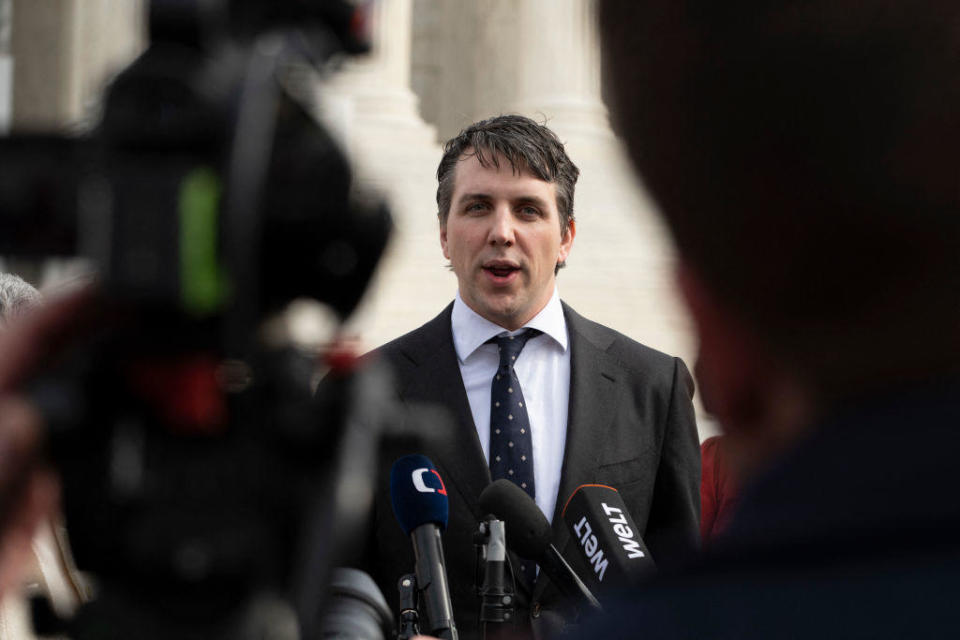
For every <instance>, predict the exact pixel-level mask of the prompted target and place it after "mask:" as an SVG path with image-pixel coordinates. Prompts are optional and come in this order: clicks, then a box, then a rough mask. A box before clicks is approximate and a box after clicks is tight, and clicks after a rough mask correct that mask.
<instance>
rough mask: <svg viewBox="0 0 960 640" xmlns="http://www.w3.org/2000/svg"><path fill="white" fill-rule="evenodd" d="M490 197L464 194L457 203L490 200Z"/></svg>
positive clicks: (486, 194)
mask: <svg viewBox="0 0 960 640" xmlns="http://www.w3.org/2000/svg"><path fill="white" fill-rule="evenodd" d="M490 199H491V196H490V194H489V193H465V194H463V195H462V196H460V197H459V198H457V202H463V201H465V200H490Z"/></svg>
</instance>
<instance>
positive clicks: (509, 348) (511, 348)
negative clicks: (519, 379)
mask: <svg viewBox="0 0 960 640" xmlns="http://www.w3.org/2000/svg"><path fill="white" fill-rule="evenodd" d="M541 333H543V332H542V331H539V330H537V329H527V330H526V331H524V332H523V333H518V334H517V335H515V336H499V337H496V338H494V339H493V340H491V342H496V343H497V349H499V350H500V366H501V367H504V366H506V367H512V366H513V365H514V363H515V362H516V361H517V357H518V356H519V355H520V352H521V351H523V347H524V345H526V344H527V340H529V339H530V338H535V337H536V336H538V335H540V334H541Z"/></svg>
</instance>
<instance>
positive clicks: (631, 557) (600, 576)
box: [562, 484, 656, 590]
mask: <svg viewBox="0 0 960 640" xmlns="http://www.w3.org/2000/svg"><path fill="white" fill-rule="evenodd" d="M562 516H563V520H564V522H566V524H567V528H568V530H569V531H570V535H571V536H573V539H574V541H575V542H576V543H577V548H578V549H579V551H580V553H579V554H577V555H578V556H579V559H580V561H581V562H580V563H575V564H582V566H581V569H583V571H582V572H581V575H584V576H590V578H588V579H586V580H587V582H588V584H590V583H592V588H593V589H597V590H602V589H604V588H607V589H610V588H617V587H625V586H630V585H633V584H637V583H638V582H639V581H640V580H643V579H645V578H646V577H648V576H649V575H650V574H651V573H652V572H653V571H654V569H655V568H656V565H655V564H654V562H653V559H652V558H651V557H650V552H649V551H648V550H647V547H646V545H645V544H644V542H643V540H642V539H641V537H640V531H639V528H638V527H637V525H636V523H635V522H634V521H633V518H632V517H631V516H630V512H629V511H628V509H627V505H626V504H625V503H624V501H623V498H622V497H621V496H620V493H619V492H618V491H617V490H616V489H614V488H613V487H608V486H605V485H601V484H585V485H581V486H579V487H577V488H576V490H575V491H574V492H573V494H572V495H571V496H570V499H569V500H567V503H566V504H565V505H564V507H563V513H562Z"/></svg>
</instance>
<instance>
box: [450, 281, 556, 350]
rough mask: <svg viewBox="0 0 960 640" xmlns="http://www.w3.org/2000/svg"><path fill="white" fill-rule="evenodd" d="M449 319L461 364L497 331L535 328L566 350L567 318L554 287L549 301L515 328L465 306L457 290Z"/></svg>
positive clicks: (498, 333) (510, 333)
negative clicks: (505, 325)
mask: <svg viewBox="0 0 960 640" xmlns="http://www.w3.org/2000/svg"><path fill="white" fill-rule="evenodd" d="M450 320H451V323H452V325H453V347H454V349H455V350H456V352H457V358H458V359H459V360H460V362H461V363H463V362H464V361H465V360H466V359H467V358H469V357H470V356H471V355H473V352H474V351H476V350H477V349H479V348H480V347H481V346H483V344H484V343H486V342H487V340H489V339H490V338H493V337H494V336H498V335H500V334H506V335H516V334H518V333H520V332H521V331H523V330H524V329H539V330H540V331H542V332H543V333H545V334H546V335H548V336H550V337H551V338H553V340H554V341H555V342H556V343H557V344H558V345H560V348H561V349H563V350H564V351H566V350H567V321H566V319H565V318H564V317H563V306H562V305H561V304H560V294H559V292H558V291H557V288H556V287H554V289H553V295H552V296H550V301H549V302H547V305H546V306H545V307H544V308H543V309H541V310H540V313H538V314H537V315H535V316H534V317H533V318H531V319H530V321H529V322H527V323H526V324H525V325H523V326H522V327H521V328H520V329H517V330H516V331H507V330H506V329H504V328H503V327H501V326H500V325H498V324H495V323H493V322H490V321H489V320H487V319H486V318H484V317H483V316H481V315H480V314H478V313H477V312H476V311H474V310H473V309H471V308H470V307H468V306H467V303H465V302H464V301H463V298H461V297H460V292H459V291H458V292H457V297H456V298H455V299H454V301H453V313H452V315H451V318H450Z"/></svg>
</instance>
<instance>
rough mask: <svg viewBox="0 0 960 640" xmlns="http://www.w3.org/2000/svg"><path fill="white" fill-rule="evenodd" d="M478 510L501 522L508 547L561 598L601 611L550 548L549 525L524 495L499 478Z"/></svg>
mask: <svg viewBox="0 0 960 640" xmlns="http://www.w3.org/2000/svg"><path fill="white" fill-rule="evenodd" d="M480 507H481V508H482V509H483V510H484V511H486V512H489V513H492V514H493V515H495V516H497V517H498V518H499V519H501V520H503V521H504V524H505V525H506V527H505V528H506V534H507V546H508V547H510V548H511V549H513V550H514V551H515V552H516V553H517V554H519V555H521V556H523V557H524V558H528V559H530V560H533V561H535V562H536V563H537V564H538V565H540V569H542V570H543V572H544V573H546V574H547V577H548V578H550V581H551V582H553V584H554V585H556V587H557V589H558V590H559V591H560V593H561V594H563V596H564V597H566V598H569V599H571V600H574V601H577V602H580V603H582V604H585V605H586V606H587V607H589V608H590V609H592V610H594V611H597V612H599V611H600V610H601V608H600V603H599V602H598V601H597V599H596V598H595V597H593V594H592V593H590V590H589V589H588V588H587V586H586V585H585V584H584V583H583V581H582V580H581V579H580V578H579V577H578V576H577V574H576V572H575V571H574V570H573V568H571V567H570V565H569V564H568V563H567V561H566V560H564V558H563V556H562V555H560V552H559V551H557V548H556V547H555V546H553V542H552V541H551V534H550V523H549V522H547V518H546V517H545V516H544V515H543V512H542V511H540V507H538V506H537V505H536V503H535V502H534V501H533V499H532V498H530V496H528V495H527V492H526V491H524V490H523V489H521V488H520V487H518V486H517V485H515V484H513V483H512V482H511V481H509V480H507V479H506V478H501V479H500V480H497V481H496V482H493V483H491V484H490V485H489V486H487V488H486V489H484V490H483V493H481V494H480Z"/></svg>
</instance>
